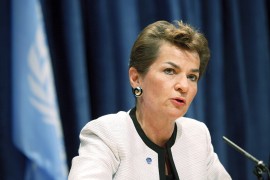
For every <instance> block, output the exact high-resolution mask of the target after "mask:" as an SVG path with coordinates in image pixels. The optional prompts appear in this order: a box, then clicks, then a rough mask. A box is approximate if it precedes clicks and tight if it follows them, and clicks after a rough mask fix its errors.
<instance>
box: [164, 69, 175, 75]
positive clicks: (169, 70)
mask: <svg viewBox="0 0 270 180" xmlns="http://www.w3.org/2000/svg"><path fill="white" fill-rule="evenodd" d="M164 72H165V74H168V75H173V74H175V70H174V69H172V68H166V69H165V70H164Z"/></svg>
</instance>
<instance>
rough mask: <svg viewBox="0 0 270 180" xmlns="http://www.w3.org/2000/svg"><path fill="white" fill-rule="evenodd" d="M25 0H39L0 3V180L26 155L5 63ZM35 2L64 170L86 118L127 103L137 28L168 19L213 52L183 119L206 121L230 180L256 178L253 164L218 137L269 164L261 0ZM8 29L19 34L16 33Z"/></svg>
mask: <svg viewBox="0 0 270 180" xmlns="http://www.w3.org/2000/svg"><path fill="white" fill-rule="evenodd" d="M34 1H37V2H38V0H26V1H21V2H20V0H12V1H9V0H1V1H0V79H1V83H0V108H1V109H0V179H4V180H13V179H22V177H24V176H25V174H26V171H25V169H26V167H27V162H28V161H29V158H28V157H27V156H26V155H25V154H24V152H23V151H21V150H20V149H19V148H17V146H16V147H15V145H14V141H13V138H14V134H15V135H16V134H17V132H16V131H15V130H14V124H16V123H15V122H16V120H17V118H15V117H16V111H15V109H14V104H16V103H18V102H19V100H18V101H16V100H17V99H16V98H15V96H14V93H13V92H14V91H15V87H16V82H15V80H14V77H13V76H14V74H15V72H14V71H15V70H14V69H12V67H13V66H14V57H16V56H18V54H16V51H14V46H15V44H17V43H18V42H19V41H18V40H19V39H20V38H21V36H24V35H25V30H24V28H19V29H18V28H16V26H14V21H19V20H20V18H19V17H16V14H17V11H18V9H16V8H15V7H16V6H15V4H16V3H21V5H20V6H18V7H20V11H21V13H22V14H23V12H24V11H25V13H27V12H29V11H31V10H29V9H27V7H29V4H31V3H33V2H34ZM22 3H23V4H22ZM40 3H41V8H42V15H43V18H44V19H43V21H44V22H43V23H44V27H45V29H44V31H45V34H46V41H47V43H48V51H49V56H50V60H51V64H52V71H53V73H54V81H53V82H54V83H55V87H56V98H57V100H58V108H59V113H60V119H61V124H62V129H63V138H64V139H63V140H64V143H65V152H66V157H67V166H68V167H69V166H70V163H71V159H72V158H73V157H74V156H75V155H77V150H78V146H79V139H78V135H79V132H80V130H81V128H82V127H83V125H84V124H85V123H87V122H88V121H90V120H91V119H93V118H96V117H98V116H101V115H104V114H107V113H115V112H117V111H119V110H128V109H130V108H132V107H133V106H134V98H133V96H132V94H131V88H130V85H129V82H128V59H129V53H130V49H131V46H132V43H133V42H134V40H135V39H136V37H137V35H138V33H139V32H140V30H142V28H143V27H145V26H146V25H148V24H149V23H152V22H154V21H156V20H167V21H173V20H175V19H177V20H179V19H182V20H183V21H184V22H187V23H190V24H192V25H193V26H195V27H196V28H198V29H199V30H201V31H202V32H204V34H205V35H206V37H207V38H208V40H209V45H210V49H211V55H212V56H211V59H210V63H209V66H208V69H207V71H206V74H205V76H204V77H203V78H202V80H201V81H200V82H199V92H198V94H197V97H196V98H195V100H194V102H193V104H192V106H191V108H190V110H189V112H188V113H187V116H189V117H193V118H196V119H198V120H200V121H203V122H205V123H206V125H207V126H208V127H209V130H210V133H211V136H212V141H213V144H214V148H215V151H216V152H217V153H218V155H219V157H220V159H221V161H222V163H223V164H224V166H225V167H226V169H227V170H228V172H229V173H230V174H231V176H232V178H233V179H247V180H251V179H255V176H254V175H253V173H252V171H253V168H254V164H253V162H251V161H250V160H248V159H247V158H245V157H243V155H241V154H240V153H238V152H236V151H235V150H233V149H232V148H231V147H229V146H228V145H226V144H225V143H224V142H223V140H222V136H223V135H225V136H226V137H228V138H229V139H231V140H232V141H234V142H235V143H236V144H238V145H239V146H241V147H242V148H244V149H245V150H246V151H248V152H249V153H250V154H252V155H254V156H255V157H257V158H258V159H260V160H263V161H264V162H265V163H268V161H269V154H270V139H269V137H270V94H269V92H270V19H269V18H268V17H269V16H270V2H269V1H268V0H257V1H253V0H205V1H198V0H168V1H163V0H128V1H127V0H115V1H110V0H98V1H90V0H81V1H77V0H65V1H54V0H40ZM33 11H34V10H33ZM17 18H18V19H17ZM21 23H23V24H24V26H29V27H28V28H31V27H32V26H33V25H29V22H28V21H27V20H24V21H23V22H21ZM14 32H17V33H18V34H17V35H16V36H15V35H14ZM20 33H21V34H20ZM14 37H16V38H14ZM17 38H18V39H17ZM22 49H23V47H22V48H21V50H22ZM22 59H23V58H22ZM19 82H20V81H19ZM17 90H18V91H19V90H20V88H18V89H16V91H17ZM29 126H30V127H31V126H33V124H29ZM40 132H42V130H40ZM37 134H39V133H37ZM48 137H51V134H48ZM14 139H16V138H14ZM51 139H52V138H51ZM48 141H49V140H48ZM15 142H16V141H15ZM34 144H35V143H34ZM44 148H45V150H44V151H46V147H44ZM55 153H58V152H55ZM52 179H60V178H59V177H54V178H52Z"/></svg>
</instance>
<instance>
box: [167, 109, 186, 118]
mask: <svg viewBox="0 0 270 180" xmlns="http://www.w3.org/2000/svg"><path fill="white" fill-rule="evenodd" d="M185 113H186V111H181V110H179V109H177V110H173V111H171V112H170V116H171V117H172V118H174V119H177V118H180V117H182V116H184V115H185Z"/></svg>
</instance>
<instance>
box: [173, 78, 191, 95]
mask: <svg viewBox="0 0 270 180" xmlns="http://www.w3.org/2000/svg"><path fill="white" fill-rule="evenodd" d="M175 90H176V91H179V92H181V93H186V92H187V91H188V78H187V77H186V75H181V76H180V77H179V78H177V80H176V83H175Z"/></svg>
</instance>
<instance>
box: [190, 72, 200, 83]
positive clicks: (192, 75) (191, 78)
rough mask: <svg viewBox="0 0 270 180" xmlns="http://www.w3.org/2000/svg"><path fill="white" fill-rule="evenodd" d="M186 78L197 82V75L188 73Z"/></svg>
mask: <svg viewBox="0 0 270 180" xmlns="http://www.w3.org/2000/svg"><path fill="white" fill-rule="evenodd" d="M187 78H188V79H190V80H191V81H194V82H197V81H198V79H199V77H198V76H197V75H195V74H190V75H188V76H187Z"/></svg>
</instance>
